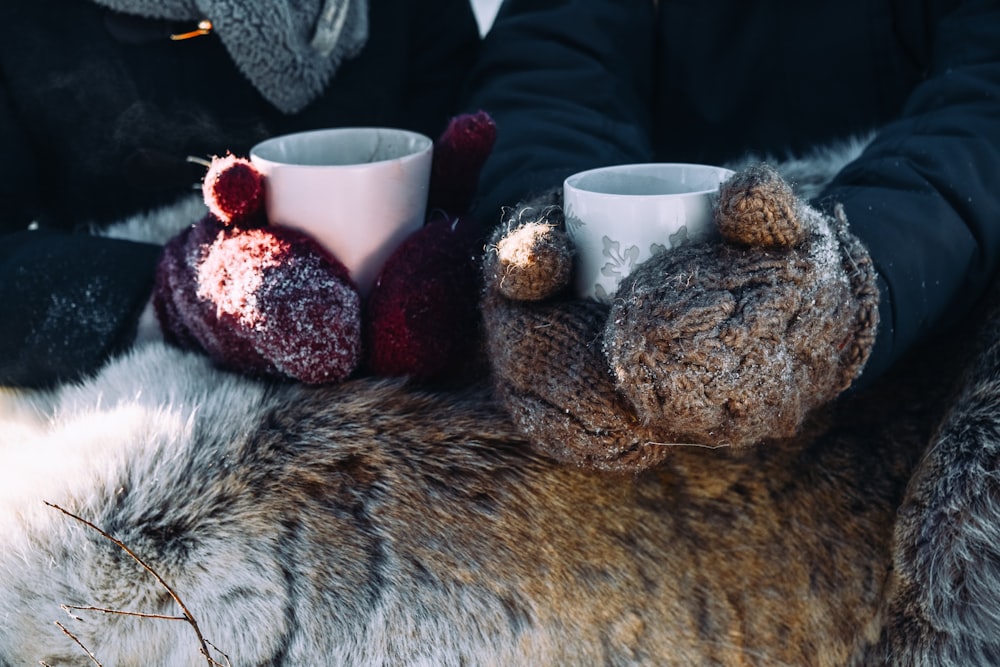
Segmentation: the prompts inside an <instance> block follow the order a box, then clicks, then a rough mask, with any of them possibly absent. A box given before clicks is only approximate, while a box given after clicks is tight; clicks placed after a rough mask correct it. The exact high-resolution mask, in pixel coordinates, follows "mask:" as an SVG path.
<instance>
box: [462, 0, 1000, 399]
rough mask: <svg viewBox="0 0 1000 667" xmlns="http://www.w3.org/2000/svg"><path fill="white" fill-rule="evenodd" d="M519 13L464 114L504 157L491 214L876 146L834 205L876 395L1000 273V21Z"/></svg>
mask: <svg viewBox="0 0 1000 667" xmlns="http://www.w3.org/2000/svg"><path fill="white" fill-rule="evenodd" d="M658 5H659V6H658V8H655V7H654V3H653V2H651V1H650V0H508V1H507V3H506V5H505V7H504V8H502V9H501V11H500V14H499V15H498V17H497V19H496V21H495V23H494V26H493V29H492V31H491V33H490V34H489V35H488V36H487V39H486V41H485V43H484V45H483V53H482V55H481V58H480V61H479V64H478V67H477V69H476V72H475V73H474V75H473V79H472V84H471V89H470V92H469V96H468V98H467V100H466V104H467V106H468V107H469V108H470V109H475V108H484V109H488V110H489V111H490V112H491V113H492V114H493V116H494V117H495V119H496V121H497V125H498V131H499V138H498V143H497V147H496V149H495V151H494V153H493V156H492V158H491V160H490V162H489V163H488V164H487V166H486V169H485V172H484V174H483V177H482V181H481V199H480V205H479V214H480V216H482V217H483V218H486V219H493V220H495V219H496V216H497V212H498V211H499V209H500V206H501V205H510V204H514V203H516V202H517V201H518V200H519V199H520V198H522V197H524V196H526V195H528V194H530V193H531V192H532V191H534V190H540V189H544V188H549V187H552V186H556V185H558V184H560V183H561V182H562V179H563V178H564V177H565V176H567V175H569V174H571V173H573V172H576V171H580V170H582V169H588V168H591V167H596V166H602V165H607V164H615V163H625V162H647V161H679V162H706V163H714V164H719V163H723V162H726V161H730V160H734V159H739V158H740V157H742V156H743V155H745V154H747V153H748V152H754V153H757V154H771V155H776V156H778V157H782V156H786V155H788V154H795V153H801V152H803V151H807V150H808V149H810V148H812V147H816V146H819V145H822V144H828V143H830V142H834V141H836V140H841V139H845V138H848V137H850V136H853V135H859V134H864V133H868V132H872V131H877V134H876V137H875V139H874V141H873V143H872V144H871V145H870V146H869V147H868V149H867V150H866V151H865V152H864V153H863V155H862V156H861V157H860V159H858V160H857V161H855V162H853V163H851V164H850V165H849V166H847V168H845V169H844V170H843V171H842V172H841V173H840V174H839V175H838V176H837V177H836V179H835V180H834V182H833V183H832V184H831V185H830V186H829V188H828V189H827V190H826V192H825V195H824V197H825V198H829V199H832V200H837V201H839V202H841V203H843V205H844V207H845V210H846V213H847V217H848V220H849V221H850V224H851V227H852V230H853V231H854V233H855V234H857V235H858V236H859V237H860V238H861V239H862V240H863V241H864V242H865V243H866V245H867V247H868V249H869V251H870V252H871V254H872V256H873V258H874V260H875V263H876V266H877V268H878V271H879V275H880V289H881V292H882V300H881V307H880V311H881V312H880V315H881V325H880V330H879V335H878V341H877V343H876V348H875V350H874V352H873V354H872V357H871V359H870V361H869V363H868V366H867V368H866V370H865V373H864V376H863V379H864V380H865V381H868V380H871V379H873V378H874V377H877V376H878V375H879V374H880V373H882V372H883V370H884V369H885V368H886V367H887V366H888V365H889V364H890V363H892V362H893V361H894V360H895V359H897V358H899V357H900V356H901V355H902V354H904V353H905V352H906V351H907V350H909V349H911V348H912V346H913V345H914V344H915V343H916V342H917V341H919V340H921V339H923V338H925V337H926V336H928V335H929V334H931V333H932V332H934V331H936V330H938V329H940V328H941V327H942V326H944V325H946V324H947V323H948V322H950V321H952V320H954V319H955V318H957V316H958V315H960V314H961V313H963V312H964V311H966V310H968V309H969V308H970V306H971V305H972V304H973V303H974V301H975V300H976V299H977V297H979V296H980V295H981V294H982V292H983V290H984V288H985V285H986V284H987V281H988V280H989V277H990V276H991V275H992V274H993V272H994V271H995V269H996V268H997V264H998V261H1000V2H998V1H997V0H969V1H966V2H961V1H958V0H954V1H953V0H925V1H923V2H914V1H911V0H836V1H819V2H779V1H778V0H758V1H755V2H742V1H740V0H732V1H730V2H693V1H691V0H659V3H658Z"/></svg>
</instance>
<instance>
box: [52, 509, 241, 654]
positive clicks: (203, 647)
mask: <svg viewBox="0 0 1000 667" xmlns="http://www.w3.org/2000/svg"><path fill="white" fill-rule="evenodd" d="M42 502H44V503H45V504H46V505H48V506H49V507H51V508H53V509H57V510H59V511H60V512H62V513H63V514H65V515H66V516H68V517H70V518H71V519H75V520H77V521H79V522H80V523H82V524H83V525H85V526H87V527H88V528H90V529H91V530H94V531H96V532H97V533H99V534H100V535H101V536H102V537H104V538H105V539H107V540H108V541H110V542H112V543H113V544H114V545H115V546H117V547H118V548H119V549H121V550H122V551H124V552H125V553H127V554H128V555H129V556H131V558H132V560H134V561H135V562H136V563H138V564H139V565H141V566H142V568H143V569H144V570H146V571H147V572H149V573H150V574H151V575H153V578H155V579H156V581H157V583H159V584H160V586H162V587H163V588H164V590H166V591H167V593H169V594H170V597H171V598H173V601H174V602H175V603H176V604H177V606H178V607H180V608H181V611H182V612H183V613H184V616H183V620H184V621H186V622H187V623H188V624H189V625H190V626H191V628H192V629H193V630H194V633H195V635H196V636H197V637H198V646H199V652H200V653H201V654H202V655H203V656H205V659H206V660H207V661H208V664H209V667H225V665H222V664H221V663H219V662H217V661H216V660H214V659H213V658H212V654H211V653H210V652H209V649H208V642H206V641H205V637H204V636H202V634H201V628H200V627H198V621H196V620H195V618H194V615H193V614H192V613H191V612H190V610H188V608H187V605H185V604H184V601H183V600H181V598H180V596H178V595H177V593H176V592H175V591H174V589H173V588H172V587H171V586H170V584H168V583H167V582H166V581H165V580H164V579H163V577H161V576H160V575H159V573H158V572H157V571H156V570H154V569H153V568H152V566H150V565H149V564H148V563H146V561H144V560H143V559H142V558H140V557H139V556H138V555H137V554H136V553H135V552H134V551H132V550H131V549H130V548H129V547H128V545H126V544H125V543H124V542H122V541H121V540H119V539H117V538H116V537H114V536H113V535H111V534H109V533H108V532H107V531H105V530H103V529H102V528H100V527H98V526H97V525H95V524H93V523H91V522H90V521H87V520H86V519H84V518H83V517H81V516H77V515H76V514H73V513H72V512H70V511H69V510H67V509H64V508H62V507H60V506H59V505H55V504H53V503H50V502H48V501H42ZM96 611H105V612H106V613H121V614H123V615H127V616H132V615H139V614H136V613H133V612H117V611H114V610H104V609H96ZM151 616H152V615H151ZM164 618H167V619H170V618H172V617H169V616H168V617H164ZM56 625H59V627H63V626H62V625H60V624H59V623H57V624H56ZM63 632H66V634H69V632H68V631H67V630H66V629H65V628H63ZM69 636H70V637H72V638H73V639H76V638H75V637H73V635H71V634H70V635H69ZM77 643H78V644H79V640H77ZM80 645H81V646H83V645H82V644H80ZM84 650H86V647H84ZM220 652H221V651H220ZM87 654H88V655H90V656H91V659H92V660H94V662H97V660H96V658H94V657H93V655H91V654H90V651H87ZM223 655H225V654H223ZM226 660H227V662H228V660H229V658H228V657H227V658H226ZM98 664H100V663H98Z"/></svg>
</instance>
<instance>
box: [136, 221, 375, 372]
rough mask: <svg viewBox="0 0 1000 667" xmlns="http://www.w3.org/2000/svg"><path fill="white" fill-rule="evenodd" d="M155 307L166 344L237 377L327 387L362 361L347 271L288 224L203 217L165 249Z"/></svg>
mask: <svg viewBox="0 0 1000 667" xmlns="http://www.w3.org/2000/svg"><path fill="white" fill-rule="evenodd" d="M154 305H155V307H156V311H157V315H158V316H159V318H160V324H161V327H162V329H163V330H164V334H165V337H166V338H167V340H168V341H170V342H173V343H175V344H177V345H179V346H182V347H188V348H194V349H200V350H202V351H204V352H205V353H207V354H208V356H209V357H211V358H212V359H213V360H214V361H215V362H217V363H218V364H219V365H220V366H222V367H224V368H228V369H230V370H234V371H238V372H243V373H247V374H250V375H255V376H262V377H270V378H278V379H281V378H290V379H295V380H299V381H302V382H305V383H308V384H320V383H326V382H337V381H340V380H343V379H345V378H346V377H348V376H349V375H350V374H351V373H352V372H353V371H354V369H355V368H356V367H357V365H358V363H359V361H360V357H361V317H360V311H361V300H360V297H359V296H358V292H357V289H356V288H355V286H354V284H353V283H352V282H351V279H350V277H349V276H348V273H347V270H346V269H345V268H344V266H343V265H342V264H340V262H338V261H337V260H336V259H334V258H333V257H332V256H331V255H330V254H329V253H327V252H326V251H325V250H324V249H323V248H321V247H320V246H319V245H318V244H317V243H316V242H315V241H313V240H312V239H311V238H310V237H308V236H306V235H305V234H302V233H301V232H298V231H295V230H293V229H289V228H286V227H278V226H270V227H261V228H255V229H234V228H232V227H228V226H226V225H224V224H223V223H222V222H221V221H219V220H218V219H216V218H215V217H213V216H206V217H205V218H204V219H203V220H202V221H201V222H200V223H198V224H197V225H195V226H193V227H191V228H189V229H188V230H186V231H185V232H184V233H183V234H181V235H179V236H177V237H175V238H174V239H173V240H172V241H171V242H170V243H168V244H167V246H166V248H165V249H164V254H163V258H162V259H161V261H160V264H159V266H158V270H157V277H156V287H155V291H154Z"/></svg>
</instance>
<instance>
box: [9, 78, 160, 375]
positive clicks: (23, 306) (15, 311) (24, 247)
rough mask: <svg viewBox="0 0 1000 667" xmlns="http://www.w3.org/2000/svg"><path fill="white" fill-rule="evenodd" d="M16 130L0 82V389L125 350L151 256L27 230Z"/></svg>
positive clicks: (34, 185)
mask: <svg viewBox="0 0 1000 667" xmlns="http://www.w3.org/2000/svg"><path fill="white" fill-rule="evenodd" d="M24 127H25V124H24V123H21V122H20V119H19V118H18V117H17V114H16V112H15V109H14V106H13V105H12V104H10V100H9V99H8V97H7V92H6V89H5V87H4V85H3V81H2V80H0V146H3V149H4V164H3V165H2V166H0V197H2V200H3V202H4V210H3V211H2V212H0V385H14V386H29V387H44V386H49V385H52V384H53V383H55V382H58V381H62V380H71V379H75V378H77V377H79V376H81V375H82V374H84V373H87V372H90V371H93V370H95V369H96V368H97V367H98V366H100V364H101V363H103V362H104V361H105V360H106V359H107V358H108V356H109V355H110V354H111V353H113V352H115V351H117V350H119V349H121V348H123V347H124V346H126V345H127V344H128V343H130V342H131V340H132V337H133V334H134V328H135V325H136V321H137V319H138V316H139V313H140V312H141V310H142V307H143V305H144V303H145V302H146V299H147V298H148V297H149V293H150V291H151V289H152V279H153V270H154V267H155V265H156V261H157V258H158V257H159V252H160V249H159V248H158V247H156V246H151V245H147V244H142V243H130V242H126V241H116V240H112V239H105V238H97V237H92V236H85V235H77V234H70V233H67V232H56V231H28V230H27V228H28V225H29V224H30V223H31V222H32V221H33V219H34V216H35V214H36V213H37V212H38V207H37V197H38V196H39V191H40V189H41V187H40V183H39V180H40V179H39V177H38V170H37V168H36V166H37V165H36V160H37V159H38V158H37V155H36V154H35V152H34V151H33V150H32V149H31V146H30V142H29V140H28V135H27V134H26V133H25V130H24ZM81 222H82V221H81Z"/></svg>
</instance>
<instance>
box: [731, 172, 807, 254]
mask: <svg viewBox="0 0 1000 667" xmlns="http://www.w3.org/2000/svg"><path fill="white" fill-rule="evenodd" d="M797 206H798V200H797V198H796V197H795V194H794V193H793V192H792V188H791V187H790V186H789V185H788V184H787V183H786V182H785V181H784V179H782V178H781V176H780V175H779V174H778V172H777V171H775V170H774V168H773V167H770V166H769V165H766V164H760V165H757V166H754V167H750V168H748V169H744V170H743V171H740V172H738V173H736V174H735V175H734V176H733V177H732V178H730V179H729V180H728V181H726V182H725V183H723V184H722V187H721V188H720V189H719V203H718V208H717V210H716V215H715V219H716V224H717V225H718V228H719V232H720V233H721V234H722V237H723V238H724V239H725V240H727V241H729V242H730V243H734V244H737V245H742V246H751V247H757V248H794V247H796V246H798V245H799V244H801V243H802V242H803V241H804V240H805V237H806V230H805V227H804V225H803V224H802V221H801V219H800V216H799V214H798V209H797Z"/></svg>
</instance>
